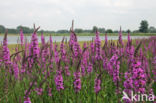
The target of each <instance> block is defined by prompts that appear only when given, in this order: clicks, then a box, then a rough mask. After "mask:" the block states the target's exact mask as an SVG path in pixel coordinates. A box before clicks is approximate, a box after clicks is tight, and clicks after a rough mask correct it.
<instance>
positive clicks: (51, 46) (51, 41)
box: [50, 35, 53, 56]
mask: <svg viewBox="0 0 156 103" xmlns="http://www.w3.org/2000/svg"><path fill="white" fill-rule="evenodd" d="M52 52H53V40H52V37H51V35H50V54H51V56H52Z"/></svg>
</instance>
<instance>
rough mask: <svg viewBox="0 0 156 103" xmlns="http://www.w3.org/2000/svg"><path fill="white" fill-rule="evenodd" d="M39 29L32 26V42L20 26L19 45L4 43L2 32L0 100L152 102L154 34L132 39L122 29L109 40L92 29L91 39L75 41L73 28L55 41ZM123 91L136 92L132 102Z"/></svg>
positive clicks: (5, 102)
mask: <svg viewBox="0 0 156 103" xmlns="http://www.w3.org/2000/svg"><path fill="white" fill-rule="evenodd" d="M38 29H39V28H34V32H33V33H32V38H31V42H27V41H26V40H25V39H24V36H25V34H23V32H22V30H21V31H20V43H19V44H17V45H8V44H7V35H8V34H7V32H6V33H5V35H4V39H3V43H2V45H1V46H0V103H134V102H135V103H136V102H141V103H151V102H154V101H155V99H156V97H155V96H154V95H156V36H151V37H150V38H148V39H139V40H132V39H131V35H133V34H130V33H128V34H122V32H121V31H120V32H119V33H118V36H119V39H118V40H117V41H112V40H107V35H109V34H107V35H105V41H101V40H100V38H99V36H100V35H104V34H100V33H99V32H98V31H96V32H95V34H92V35H94V36H95V39H94V40H92V41H84V42H78V40H77V36H79V35H80V34H78V35H77V34H76V33H75V32H74V31H71V32H70V34H68V35H70V40H69V41H65V39H64V38H62V42H60V43H53V39H52V36H53V35H52V36H49V42H45V39H44V36H45V35H46V34H45V35H41V38H38V37H37V30H38ZM26 35H27V34H26ZM39 35H40V34H39ZM115 35H116V34H115ZM123 35H127V40H125V41H124V40H122V36H123ZM142 35H144V34H142ZM38 39H41V41H42V42H41V44H39V43H38ZM123 91H124V93H126V94H127V96H129V97H130V98H131V92H133V93H134V94H138V95H137V96H136V97H135V100H134V101H133V100H131V99H127V98H122V97H123ZM141 94H147V95H148V96H147V97H146V96H144V97H143V98H141V96H139V95H141ZM153 96H154V97H153Z"/></svg>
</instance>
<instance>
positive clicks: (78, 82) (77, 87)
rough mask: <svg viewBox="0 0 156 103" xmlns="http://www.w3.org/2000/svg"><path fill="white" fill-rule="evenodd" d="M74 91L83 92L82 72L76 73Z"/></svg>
mask: <svg viewBox="0 0 156 103" xmlns="http://www.w3.org/2000/svg"><path fill="white" fill-rule="evenodd" d="M74 89H75V92H76V93H77V92H79V91H80V90H81V79H80V72H78V71H77V72H75V73H74Z"/></svg>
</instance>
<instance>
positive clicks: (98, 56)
mask: <svg viewBox="0 0 156 103" xmlns="http://www.w3.org/2000/svg"><path fill="white" fill-rule="evenodd" d="M95 48H96V55H95V59H96V60H101V59H102V56H101V50H100V48H101V40H100V37H99V32H98V31H96V38H95Z"/></svg>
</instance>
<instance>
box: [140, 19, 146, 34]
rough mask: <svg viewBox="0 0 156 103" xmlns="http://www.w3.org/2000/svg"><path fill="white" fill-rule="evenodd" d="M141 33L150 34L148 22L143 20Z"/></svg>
mask: <svg viewBox="0 0 156 103" xmlns="http://www.w3.org/2000/svg"><path fill="white" fill-rule="evenodd" d="M139 31H140V32H142V33H147V32H148V22H147V21H146V20H142V21H141V23H140V27H139Z"/></svg>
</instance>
